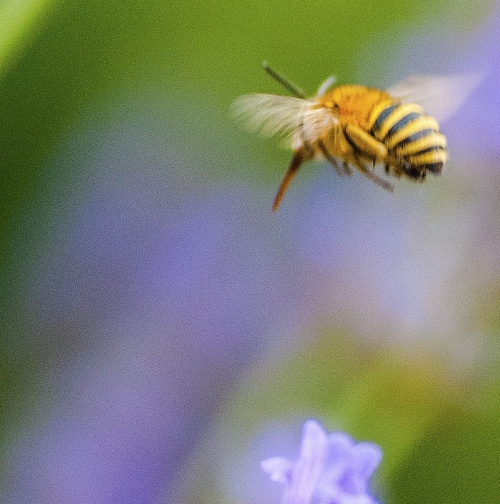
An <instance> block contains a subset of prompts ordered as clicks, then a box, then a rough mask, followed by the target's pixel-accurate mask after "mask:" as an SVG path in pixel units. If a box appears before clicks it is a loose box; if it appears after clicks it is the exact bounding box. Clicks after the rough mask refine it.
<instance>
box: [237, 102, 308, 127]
mask: <svg viewBox="0 0 500 504" xmlns="http://www.w3.org/2000/svg"><path fill="white" fill-rule="evenodd" d="M311 103H314V102H311V101H310V100H305V99H302V98H293V97H290V96H278V95H270V94H251V95H243V96H240V97H238V98H236V100H235V101H234V102H233V104H232V106H231V111H232V115H233V116H234V117H235V118H236V119H237V120H238V121H240V122H241V123H242V124H243V126H244V127H245V128H246V129H248V130H249V131H255V132H259V133H260V134H262V135H265V136H273V135H282V136H290V135H291V134H292V133H293V132H294V131H296V130H297V128H299V127H300V125H301V122H302V117H303V114H304V112H305V111H306V110H307V109H308V108H309V107H310V106H311Z"/></svg>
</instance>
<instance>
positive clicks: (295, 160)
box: [273, 149, 304, 212]
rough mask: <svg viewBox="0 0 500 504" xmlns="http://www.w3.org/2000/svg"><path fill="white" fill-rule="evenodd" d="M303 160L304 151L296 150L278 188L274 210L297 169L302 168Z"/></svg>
mask: <svg viewBox="0 0 500 504" xmlns="http://www.w3.org/2000/svg"><path fill="white" fill-rule="evenodd" d="M303 161H304V153H303V151H302V149H301V150H298V151H296V152H294V154H293V157H292V160H291V161H290V165H289V166H288V170H287V171H286V173H285V176H284V177H283V180H282V181H281V185H280V187H279V189H278V192H277V193H276V197H275V198H274V203H273V212H275V211H276V210H277V209H278V207H279V206H280V203H281V200H282V199H283V196H284V194H285V192H286V190H287V189H288V186H289V185H290V183H291V182H292V180H293V178H294V177H295V174H296V173H297V170H298V169H299V168H300V165H301V164H302V162H303Z"/></svg>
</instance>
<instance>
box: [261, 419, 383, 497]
mask: <svg viewBox="0 0 500 504" xmlns="http://www.w3.org/2000/svg"><path fill="white" fill-rule="evenodd" d="M381 460H382V450H381V449H380V447H379V446H377V445H376V444H374V443H356V442H355V441H354V440H353V439H352V438H351V437H349V436H348V435H347V434H344V433H343V432H332V433H331V434H328V433H327V432H326V431H325V430H324V429H323V427H322V426H321V425H320V424H319V423H318V422H317V421H316V420H308V421H307V422H306V423H305V424H304V428H303V432H302V443H301V447H300V454H299V458H298V459H297V460H296V461H294V462H292V461H290V460H288V459H286V458H284V457H272V458H269V459H266V460H264V461H262V464H261V467H262V469H263V470H264V471H265V472H267V473H268V474H269V475H270V477H271V479H272V480H273V481H277V482H278V483H281V484H283V485H285V490H284V492H283V499H282V502H283V504H376V502H377V501H376V500H375V499H374V498H373V497H372V496H371V495H369V493H368V482H369V479H370V477H371V476H372V474H373V472H374V471H375V469H376V468H377V466H378V465H379V464H380V461H381Z"/></svg>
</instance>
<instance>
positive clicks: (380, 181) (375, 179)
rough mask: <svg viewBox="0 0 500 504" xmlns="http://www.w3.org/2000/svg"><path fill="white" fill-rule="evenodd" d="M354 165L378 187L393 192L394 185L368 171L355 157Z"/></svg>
mask: <svg viewBox="0 0 500 504" xmlns="http://www.w3.org/2000/svg"><path fill="white" fill-rule="evenodd" d="M354 165H355V166H356V168H357V169H358V170H359V171H360V172H361V173H362V174H363V175H364V176H365V177H367V178H369V179H370V180H371V181H372V182H374V183H375V184H377V185H378V186H380V187H383V188H384V189H385V190H386V191H389V192H393V191H394V186H393V185H392V184H390V183H389V182H387V181H386V180H384V179H383V178H380V177H378V176H377V175H375V173H373V172H372V171H370V170H369V169H368V168H367V167H366V166H365V165H364V164H363V163H362V162H361V160H360V159H358V158H356V160H355V162H354Z"/></svg>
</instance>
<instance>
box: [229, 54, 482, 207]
mask: <svg viewBox="0 0 500 504" xmlns="http://www.w3.org/2000/svg"><path fill="white" fill-rule="evenodd" d="M263 66H264V69H265V70H266V72H267V73H268V74H269V75H271V77H273V78H274V79H275V80H277V81H278V82H279V83H280V84H282V85H283V86H284V87H285V88H286V89H287V90H289V91H290V92H291V93H292V94H293V95H295V96H293V97H292V96H278V95H272V94H250V95H244V96H240V97H239V98H237V99H236V100H235V101H234V103H233V112H234V115H235V117H236V118H237V119H241V120H243V122H244V123H245V124H246V125H247V127H248V129H250V130H253V131H260V132H261V133H262V134H263V135H266V136H272V135H276V134H281V135H282V136H284V137H285V139H286V143H287V144H288V146H290V147H291V148H292V149H293V157H292V160H291V162H290V165H289V167H288V170H287V172H286V174H285V177H284V178H283V181H282V182H281V185H280V187H279V189H278V192H277V194H276V197H275V199H274V204H273V211H275V210H277V208H278V207H279V205H280V203H281V200H282V198H283V195H284V194H285V191H286V190H287V188H288V186H289V185H290V183H291V181H292V179H293V178H294V176H295V174H296V173H297V171H298V169H299V168H300V166H301V165H302V163H304V162H306V161H309V160H311V159H314V158H316V159H321V158H324V159H326V160H327V161H328V162H329V163H330V164H331V165H332V166H333V168H334V169H335V171H336V172H337V173H338V175H341V176H342V175H351V172H352V170H351V167H354V168H356V169H357V170H358V171H360V172H361V173H362V174H363V175H365V176H366V177H367V178H368V179H370V180H371V181H372V182H374V183H375V184H377V185H379V186H381V187H383V188H384V189H386V190H387V191H391V192H392V191H393V190H394V186H393V185H392V184H391V183H390V182H388V181H387V180H386V179H385V178H382V177H379V176H378V175H376V174H375V173H374V171H373V169H374V167H375V166H376V165H377V164H382V165H384V168H385V173H386V175H389V176H393V177H396V178H400V177H406V178H408V179H411V180H415V181H423V180H425V178H426V176H427V174H428V173H432V174H433V175H437V174H439V173H441V171H442V169H443V166H444V164H445V163H446V160H447V159H448V152H447V149H446V137H445V136H444V135H443V133H441V131H440V128H439V124H438V122H437V119H436V118H435V117H438V116H439V117H441V119H442V118H444V117H448V116H450V115H451V114H452V113H453V112H454V111H455V110H456V109H457V108H458V106H459V105H460V104H461V102H462V101H463V100H464V99H465V97H466V96H467V94H468V92H469V91H470V89H472V87H473V86H475V85H476V84H477V82H478V81H479V77H478V76H475V75H471V76H450V77H438V76H414V77H410V78H408V79H406V80H404V81H402V82H401V83H399V84H397V85H395V86H393V87H391V88H389V89H388V90H386V91H382V90H380V89H376V88H371V87H367V86H362V85H342V86H335V87H332V86H333V84H334V83H335V78H334V77H329V78H328V79H326V80H325V82H323V83H322V84H321V86H320V87H319V89H318V92H317V93H316V95H315V96H314V97H312V98H306V96H305V94H304V92H303V91H302V89H300V88H298V87H297V86H296V85H294V84H292V83H291V82H290V81H289V80H288V79H286V78H285V77H284V76H283V75H281V74H279V73H278V72H276V71H275V70H273V69H272V68H271V67H270V66H269V65H268V64H267V62H264V63H263ZM424 104H425V108H427V109H428V110H429V111H430V110H431V109H432V110H434V111H435V112H434V114H433V116H430V115H428V114H427V113H426V112H425V111H424V107H423V105H424Z"/></svg>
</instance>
